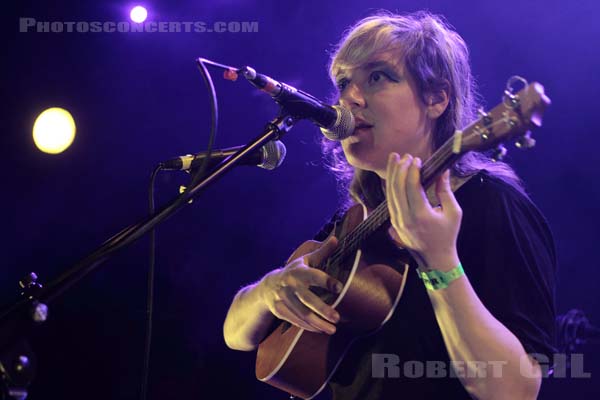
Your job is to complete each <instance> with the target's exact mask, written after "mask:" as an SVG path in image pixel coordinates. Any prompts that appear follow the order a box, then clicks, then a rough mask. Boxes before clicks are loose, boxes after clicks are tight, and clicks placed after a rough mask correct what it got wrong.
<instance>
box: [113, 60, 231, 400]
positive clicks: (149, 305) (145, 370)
mask: <svg viewBox="0 0 600 400" xmlns="http://www.w3.org/2000/svg"><path fill="white" fill-rule="evenodd" d="M197 63H198V69H199V70H200V73H201V74H202V78H203V80H204V83H205V84H206V86H207V88H208V93H209V96H210V104H211V126H210V135H209V138H208V145H207V150H206V151H205V154H206V158H205V159H204V160H203V162H202V164H201V165H200V167H199V168H198V171H197V172H196V173H195V174H194V175H193V176H192V179H191V182H190V184H189V185H188V186H187V188H186V190H185V191H184V192H183V193H182V194H181V195H180V196H179V198H178V199H177V200H176V201H175V202H174V203H173V204H172V205H171V206H170V207H169V208H171V207H177V206H178V205H179V204H181V202H183V201H187V200H188V195H187V191H188V189H189V188H193V187H194V186H196V184H197V183H198V182H199V181H200V179H202V177H203V176H204V175H205V172H206V169H207V168H208V165H209V161H210V155H211V153H212V148H213V145H214V142H215V139H216V133H217V128H218V118H219V108H218V104H217V94H216V91H215V86H214V84H213V81H212V79H211V76H210V73H209V72H208V70H207V68H206V66H205V65H204V63H207V64H211V65H214V66H217V67H220V68H225V69H229V67H227V66H225V65H222V64H218V63H214V62H212V61H209V60H206V59H203V58H198V60H197ZM161 169H162V166H161V165H158V166H157V167H156V169H155V170H154V171H153V172H152V175H151V178H150V186H149V189H148V202H149V213H150V215H153V214H154V212H155V205H154V181H155V179H156V175H157V174H158V172H159V171H160V170H161ZM124 233H125V234H126V232H124ZM117 236H120V235H117ZM155 263H156V230H155V228H154V227H152V229H151V230H150V266H149V269H148V282H147V283H148V294H147V302H146V340H145V346H144V361H143V367H142V387H141V395H140V399H141V400H146V397H147V393H148V376H149V371H150V348H151V344H152V312H153V302H154V267H155Z"/></svg>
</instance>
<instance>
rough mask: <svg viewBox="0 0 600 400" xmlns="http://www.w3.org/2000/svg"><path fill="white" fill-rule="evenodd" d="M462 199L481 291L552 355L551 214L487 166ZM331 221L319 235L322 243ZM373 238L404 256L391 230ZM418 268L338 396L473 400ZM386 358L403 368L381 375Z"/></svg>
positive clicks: (344, 369) (468, 255)
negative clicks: (455, 369)
mask: <svg viewBox="0 0 600 400" xmlns="http://www.w3.org/2000/svg"><path fill="white" fill-rule="evenodd" d="M455 196H456V199H457V200H458V202H459V204H460V206H461V208H462V210H463V219H462V224H461V229H460V233H459V236H458V243H457V247H458V255H459V258H460V260H461V263H462V265H463V268H464V270H465V274H466V275H467V276H468V278H469V281H470V282H471V284H472V286H473V288H474V290H475V292H476V293H477V295H478V296H479V298H480V299H481V301H482V302H483V304H484V305H485V306H486V307H487V309H488V310H489V311H490V312H491V313H492V315H494V317H496V319H498V320H499V321H500V322H501V323H502V324H504V325H505V326H506V327H507V328H508V329H509V330H510V331H511V332H512V333H513V334H514V335H515V336H516V337H517V338H518V339H519V340H520V342H521V344H522V345H523V347H524V348H525V350H526V351H527V352H528V353H530V354H531V353H541V354H544V355H546V356H547V357H548V358H549V359H550V360H552V354H553V353H555V352H556V350H555V348H554V343H555V340H554V335H555V332H554V320H555V309H554V289H555V275H556V255H555V248H554V241H553V239H552V235H551V233H550V230H549V228H548V225H547V223H546V221H545V219H544V217H543V216H542V214H541V213H540V211H539V210H538V209H537V208H536V207H535V205H534V204H533V203H532V202H531V201H530V200H529V199H528V198H527V197H526V196H525V195H524V194H522V193H521V192H519V191H518V190H517V189H515V188H514V187H512V186H510V185H508V184H507V183H505V182H504V181H502V180H501V179H498V178H496V177H493V176H490V175H489V174H488V173H487V172H485V171H482V172H480V173H479V174H477V175H475V176H474V177H472V178H471V179H470V180H469V181H468V182H466V183H465V184H464V185H463V186H462V187H460V188H459V189H458V190H457V191H456V193H455ZM333 222H334V221H332V223H333ZM332 223H331V224H328V226H326V227H325V228H324V229H323V230H322V231H321V233H320V234H319V235H317V237H316V239H318V240H323V239H324V238H325V237H326V236H327V234H328V233H329V232H330V231H331V229H332V226H333V225H332ZM369 242H370V243H368V244H366V246H365V247H364V248H363V251H364V253H365V254H368V253H369V252H370V251H371V252H374V251H376V252H377V253H379V254H381V253H382V252H383V253H385V254H387V255H389V257H390V260H392V259H394V258H395V257H394V254H396V255H397V252H398V250H397V248H396V247H395V246H394V244H393V243H392V242H391V241H390V239H389V238H388V237H387V235H385V234H382V235H380V237H379V238H377V239H376V240H370V241H369ZM398 267H399V266H398ZM415 267H416V265H411V268H410V271H409V274H408V278H407V281H406V286H405V289H404V293H403V295H402V297H401V299H400V302H399V304H398V307H397V308H396V311H395V312H394V315H393V316H392V318H391V319H390V320H389V321H388V322H387V324H386V325H385V326H384V327H383V328H382V329H381V330H379V331H378V332H377V333H375V334H373V335H371V336H368V337H366V338H362V339H360V340H359V341H357V342H356V343H355V344H354V345H353V346H352V347H351V348H350V350H349V352H348V353H347V354H346V356H345V357H344V359H343V361H342V362H341V364H340V365H339V367H338V369H337V371H336V373H335V374H334V376H333V378H332V380H331V383H330V387H331V389H332V391H333V398H334V399H335V400H341V399H343V400H349V399H360V400H374V399H377V400H381V399H398V398H404V399H413V398H418V399H436V400H439V398H440V396H443V398H445V399H469V398H470V397H469V395H468V394H467V392H466V390H465V389H464V388H463V386H462V384H461V383H460V381H459V379H458V378H456V377H455V376H452V375H453V374H451V373H449V369H450V360H449V356H448V352H447V350H446V347H445V344H444V340H443V338H442V334H441V331H440V329H439V327H438V324H437V321H436V319H435V314H434V312H433V308H432V306H431V301H430V300H429V297H428V295H427V292H426V288H425V286H424V285H423V282H421V280H420V279H419V278H418V276H417V274H416V273H415V271H414V269H415ZM385 355H388V356H385ZM389 355H391V356H389ZM386 357H387V358H386ZM386 361H387V362H388V364H387V365H392V366H397V367H398V368H397V369H393V368H391V369H390V368H388V369H387V370H385V377H383V378H380V377H376V376H375V377H374V376H373V371H372V365H373V363H378V362H386ZM435 361H438V362H440V363H435ZM436 364H437V365H438V369H437V370H436V369H435V368H436ZM376 365H377V364H376ZM439 365H443V368H442V369H440V368H439ZM428 369H429V372H430V374H429V376H430V377H429V378H427V377H426V375H427V370H428ZM435 371H437V373H436V372H435ZM432 373H433V374H434V375H433V376H434V377H431V376H432V375H431V374H432ZM399 396H401V397H399Z"/></svg>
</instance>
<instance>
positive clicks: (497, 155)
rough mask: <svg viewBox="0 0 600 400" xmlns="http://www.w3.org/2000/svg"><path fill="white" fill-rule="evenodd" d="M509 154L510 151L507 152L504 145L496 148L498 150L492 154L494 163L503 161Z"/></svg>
mask: <svg viewBox="0 0 600 400" xmlns="http://www.w3.org/2000/svg"><path fill="white" fill-rule="evenodd" d="M507 152H508V150H506V147H504V145H502V144H501V145H499V146H498V147H496V149H494V152H493V153H492V161H494V162H496V161H502V159H503V158H504V156H506V153H507Z"/></svg>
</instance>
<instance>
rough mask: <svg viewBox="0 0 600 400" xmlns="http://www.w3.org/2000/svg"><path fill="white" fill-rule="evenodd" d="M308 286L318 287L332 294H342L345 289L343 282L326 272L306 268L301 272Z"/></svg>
mask: <svg viewBox="0 0 600 400" xmlns="http://www.w3.org/2000/svg"><path fill="white" fill-rule="evenodd" d="M299 273H300V274H301V275H302V280H303V282H304V283H305V284H306V286H318V287H322V288H324V289H327V290H329V291H330V292H332V293H340V292H341V291H342V289H343V287H344V285H343V284H342V282H340V281H339V280H337V279H336V278H334V277H333V276H331V275H329V274H328V273H327V272H325V271H321V270H320V269H316V268H305V269H303V270H302V271H299Z"/></svg>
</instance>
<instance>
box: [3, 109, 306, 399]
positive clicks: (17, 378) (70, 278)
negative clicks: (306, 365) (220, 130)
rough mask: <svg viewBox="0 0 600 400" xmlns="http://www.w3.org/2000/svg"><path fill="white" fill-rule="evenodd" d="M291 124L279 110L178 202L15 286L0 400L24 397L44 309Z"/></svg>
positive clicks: (6, 322)
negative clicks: (53, 275) (45, 278)
mask: <svg viewBox="0 0 600 400" xmlns="http://www.w3.org/2000/svg"><path fill="white" fill-rule="evenodd" d="M295 123H296V119H295V118H293V117H292V116H291V115H290V114H288V113H287V112H286V111H285V109H282V110H281V112H280V115H279V116H278V117H277V118H275V119H273V120H272V121H271V122H269V123H268V124H267V125H266V127H265V129H264V131H263V132H262V133H261V134H260V135H259V136H257V137H256V138H255V139H254V140H252V141H251V142H250V143H248V144H247V145H246V146H244V147H243V148H242V149H240V150H239V151H238V152H236V153H235V154H234V155H232V156H231V157H230V158H228V159H227V160H225V161H223V162H221V163H220V164H219V165H218V166H217V167H216V168H215V169H213V170H212V171H211V172H209V173H208V174H206V175H205V176H203V177H194V178H193V180H192V184H191V185H190V186H189V188H188V190H187V191H186V192H184V193H183V194H182V195H181V196H179V197H177V198H176V199H175V200H173V201H172V202H171V203H170V204H168V205H167V206H165V207H164V208H162V209H161V210H160V211H158V212H156V213H154V214H153V215H149V216H148V217H146V218H145V219H143V220H142V221H141V222H138V223H136V224H133V225H130V226H128V227H127V228H125V229H123V230H122V231H121V232H119V233H118V234H116V235H115V236H113V237H112V238H111V239H109V240H107V241H106V242H105V243H104V244H102V245H101V246H100V247H99V248H98V249H96V250H95V251H94V252H92V253H91V254H89V255H88V256H86V257H85V258H83V259H82V260H81V261H79V262H78V263H77V264H75V265H74V266H73V267H71V268H70V269H69V270H68V271H66V272H65V273H64V274H62V275H61V276H59V277H58V278H57V279H55V280H54V281H52V282H50V283H49V284H48V285H47V286H46V287H42V285H41V284H40V283H38V281H37V276H36V274H35V273H33V272H32V273H30V274H29V275H27V276H26V277H25V278H23V279H22V280H21V281H19V285H20V286H21V287H22V288H23V292H22V293H21V297H20V298H19V299H18V300H17V301H16V302H15V303H14V304H12V305H9V306H8V307H6V308H4V309H3V310H2V311H0V385H1V386H2V387H1V388H0V399H3V400H4V399H7V400H8V399H15V400H24V399H25V398H26V397H27V387H28V386H29V385H30V384H31V381H32V380H33V376H34V373H35V364H36V363H35V357H34V355H33V353H32V352H31V350H30V349H29V346H28V345H27V343H26V340H25V339H26V337H27V336H28V335H29V334H30V332H31V331H32V330H33V329H34V327H36V326H38V325H40V324H42V323H43V322H44V321H45V320H46V318H47V315H48V306H47V304H49V303H50V302H52V301H53V300H55V299H56V298H57V297H59V296H60V295H61V294H63V293H64V292H65V291H67V290H68V289H69V288H71V287H72V286H73V285H75V284H77V283H78V282H79V281H80V280H81V279H83V278H84V277H85V276H87V275H88V274H90V273H91V272H93V271H94V270H96V269H97V268H98V267H99V266H100V265H101V264H102V263H103V262H104V261H106V260H108V259H109V258H110V257H112V256H113V255H114V253H115V252H117V251H118V250H120V249H122V248H123V247H125V246H127V245H129V244H131V243H133V242H134V241H136V240H137V239H139V238H140V237H141V236H143V235H144V234H145V233H146V232H148V231H149V230H151V229H152V228H153V227H154V226H156V225H158V224H160V223H161V222H163V221H164V220H166V219H167V218H169V217H170V216H171V215H173V214H174V213H175V212H176V211H178V210H179V209H180V208H182V207H183V206H185V205H187V204H189V203H190V200H192V199H193V198H195V197H196V196H198V195H199V194H200V192H202V191H203V190H204V189H205V188H206V187H207V186H208V185H210V184H211V183H213V182H215V181H216V180H217V179H219V178H221V177H222V176H223V175H224V174H225V173H226V172H228V171H229V170H230V169H232V168H233V167H234V166H235V165H236V164H238V163H239V161H240V160H241V159H242V158H244V157H245V156H246V155H248V154H250V153H252V152H254V151H255V150H257V149H259V148H260V147H262V146H263V145H264V144H266V143H267V142H269V141H271V140H279V139H280V138H281V137H282V136H283V135H284V134H285V133H287V132H288V131H289V130H290V129H291V128H292V127H293V126H294V124H295Z"/></svg>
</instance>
